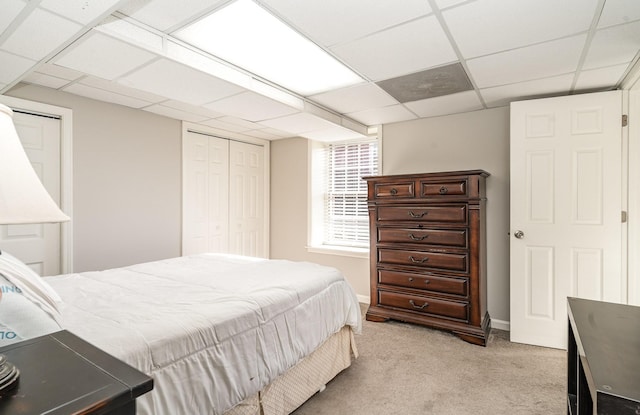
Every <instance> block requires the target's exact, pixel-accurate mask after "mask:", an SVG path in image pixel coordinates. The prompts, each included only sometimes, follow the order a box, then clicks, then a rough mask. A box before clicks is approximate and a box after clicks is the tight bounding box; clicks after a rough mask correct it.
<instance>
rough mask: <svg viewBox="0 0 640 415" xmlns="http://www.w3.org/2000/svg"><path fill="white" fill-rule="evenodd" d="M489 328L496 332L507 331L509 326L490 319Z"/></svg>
mask: <svg viewBox="0 0 640 415" xmlns="http://www.w3.org/2000/svg"><path fill="white" fill-rule="evenodd" d="M491 327H492V328H494V329H498V330H504V331H509V329H510V325H509V322H508V321H504V320H495V319H493V318H492V319H491Z"/></svg>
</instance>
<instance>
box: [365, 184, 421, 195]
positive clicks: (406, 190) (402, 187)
mask: <svg viewBox="0 0 640 415" xmlns="http://www.w3.org/2000/svg"><path fill="white" fill-rule="evenodd" d="M415 195H416V190H415V184H414V182H413V181H407V182H398V183H379V184H376V185H375V188H374V197H375V198H376V199H392V198H398V197H415Z"/></svg>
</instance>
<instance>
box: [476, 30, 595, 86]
mask: <svg viewBox="0 0 640 415" xmlns="http://www.w3.org/2000/svg"><path fill="white" fill-rule="evenodd" d="M585 40H586V35H579V36H573V37H570V38H565V39H561V40H556V41H553V42H547V43H541V44H539V45H535V46H529V47H526V48H521V49H514V50H511V51H508V52H502V53H497V54H495V55H489V56H485V57H482V58H476V59H471V60H468V61H467V67H468V68H469V76H470V77H471V78H472V80H474V81H475V84H476V86H478V87H479V88H488V87H492V86H498V85H507V84H511V83H515V82H523V81H530V80H533V79H539V78H547V77H550V76H556V75H561V74H565V73H568V72H573V71H575V70H576V69H577V66H578V61H579V59H580V54H581V52H582V46H583V45H584V43H585Z"/></svg>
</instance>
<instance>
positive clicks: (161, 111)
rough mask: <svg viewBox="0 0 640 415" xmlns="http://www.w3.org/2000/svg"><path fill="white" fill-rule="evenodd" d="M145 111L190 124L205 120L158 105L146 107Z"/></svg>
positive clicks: (198, 116) (195, 115)
mask: <svg viewBox="0 0 640 415" xmlns="http://www.w3.org/2000/svg"><path fill="white" fill-rule="evenodd" d="M143 109H144V110H145V111H149V112H153V113H154V114H158V115H163V116H165V117H169V118H174V119H176V120H183V121H190V122H196V123H198V122H201V121H203V120H205V119H206V117H202V116H200V115H197V114H192V113H190V112H185V111H180V110H177V109H175V108H169V107H165V106H164V105H160V104H153V105H150V106H148V107H145V108H143Z"/></svg>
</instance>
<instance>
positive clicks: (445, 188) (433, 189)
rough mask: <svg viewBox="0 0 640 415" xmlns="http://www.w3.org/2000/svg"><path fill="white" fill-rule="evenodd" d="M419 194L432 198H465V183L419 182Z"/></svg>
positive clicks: (459, 181) (456, 181) (455, 181)
mask: <svg viewBox="0 0 640 415" xmlns="http://www.w3.org/2000/svg"><path fill="white" fill-rule="evenodd" d="M420 186H421V191H420V194H421V195H422V196H423V197H433V196H466V195H467V181H466V180H452V181H443V182H440V181H438V182H431V181H429V182H420Z"/></svg>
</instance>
